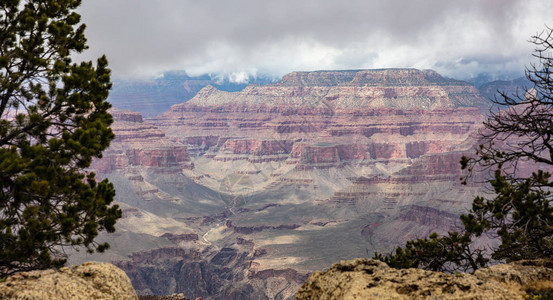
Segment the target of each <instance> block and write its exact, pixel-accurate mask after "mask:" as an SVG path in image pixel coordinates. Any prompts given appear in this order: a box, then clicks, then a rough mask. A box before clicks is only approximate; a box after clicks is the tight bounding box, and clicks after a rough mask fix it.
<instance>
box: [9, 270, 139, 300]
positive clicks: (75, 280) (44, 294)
mask: <svg viewBox="0 0 553 300" xmlns="http://www.w3.org/2000/svg"><path fill="white" fill-rule="evenodd" d="M0 299H22V300H23V299H26V300H31V299H36V300H39V299H83V300H88V299H106V300H108V299H109V300H113V299H121V300H134V299H138V296H137V295H136V292H135V291H134V289H133V287H132V285H131V282H130V280H129V277H127V275H125V273H124V272H123V271H122V270H120V269H118V268H117V267H115V266H114V265H112V264H109V263H95V262H89V263H85V264H83V265H80V266H75V267H71V268H65V267H64V268H61V269H59V270H44V271H30V272H21V273H17V274H15V275H12V276H10V277H8V278H7V279H6V281H3V282H0Z"/></svg>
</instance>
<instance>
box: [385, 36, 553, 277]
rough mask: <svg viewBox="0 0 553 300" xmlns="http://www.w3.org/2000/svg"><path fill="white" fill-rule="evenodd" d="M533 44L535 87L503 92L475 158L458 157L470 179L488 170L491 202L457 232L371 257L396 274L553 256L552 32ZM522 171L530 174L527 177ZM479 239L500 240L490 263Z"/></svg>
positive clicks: (478, 204) (475, 207)
mask: <svg viewBox="0 0 553 300" xmlns="http://www.w3.org/2000/svg"><path fill="white" fill-rule="evenodd" d="M531 42H532V43H533V44H534V45H535V46H536V49H535V52H534V56H535V57H536V58H537V59H538V60H539V62H540V63H539V65H538V66H536V65H531V66H530V67H529V68H528V69H527V70H526V77H527V78H528V80H530V82H532V84H533V87H532V88H531V89H527V88H525V89H524V93H522V94H519V93H517V94H516V95H507V94H505V93H501V94H500V97H499V99H495V100H494V102H495V103H496V104H498V105H500V106H504V107H505V109H502V110H499V111H497V112H493V111H492V112H491V115H490V117H489V118H488V120H487V121H485V122H484V129H483V130H482V131H481V132H480V137H481V140H482V144H481V145H480V146H479V147H478V148H477V150H476V157H475V158H467V157H463V158H462V159H461V166H462V168H463V169H468V171H469V172H468V176H470V175H471V174H472V173H473V172H474V171H475V170H476V169H477V168H479V169H480V170H492V171H493V177H492V178H491V179H490V180H489V181H488V182H489V184H490V186H491V187H492V188H493V191H494V195H495V196H494V197H493V198H492V199H485V198H484V197H476V198H475V199H474V200H473V203H472V209H471V210H470V211H469V213H468V214H466V215H462V216H461V221H462V223H463V227H464V229H463V230H462V231H461V232H459V233H456V232H450V233H449V234H448V235H447V236H438V235H437V234H436V233H433V234H432V235H430V237H428V238H425V239H418V240H414V241H409V242H407V244H406V245H405V247H404V248H402V247H398V248H397V249H396V251H395V253H390V254H389V255H387V256H384V255H382V254H379V253H375V256H374V258H376V259H380V260H382V261H384V262H387V263H388V264H389V265H390V266H392V267H396V268H411V267H419V268H424V269H429V270H437V271H449V272H453V271H459V270H461V271H474V270H476V269H478V268H480V267H483V266H485V265H486V264H487V262H488V261H489V260H490V258H491V259H494V260H496V261H507V262H510V261H516V260H521V259H536V258H550V257H552V256H553V207H552V206H551V203H552V201H553V197H552V195H551V189H552V188H553V181H552V180H551V174H550V173H549V172H547V171H544V169H545V170H547V169H550V167H551V166H553V140H552V137H553V53H552V52H553V29H551V28H547V29H546V30H545V31H543V32H542V33H541V34H538V35H536V36H534V37H533V38H532V40H531ZM525 169H526V170H528V169H533V170H536V171H535V172H532V173H531V175H529V176H525V175H524V174H525V172H524V170H525ZM468 176H467V177H468ZM463 183H466V178H464V179H463ZM483 234H487V236H492V237H496V238H499V240H500V244H499V246H497V247H495V248H493V249H490V250H491V255H490V256H489V257H485V256H484V254H485V252H486V251H485V250H486V249H479V248H476V247H474V243H473V241H474V239H475V238H478V237H480V236H482V235H483Z"/></svg>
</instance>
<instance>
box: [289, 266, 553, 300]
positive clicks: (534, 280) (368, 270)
mask: <svg viewBox="0 0 553 300" xmlns="http://www.w3.org/2000/svg"><path fill="white" fill-rule="evenodd" d="M552 284H553V269H552V268H551V261H521V262H516V263H510V264H505V265H496V266H493V267H490V268H485V269H481V270H478V271H476V272H475V273H474V275H470V274H464V273H462V274H444V273H439V272H432V271H425V270H420V269H404V270H397V269H393V268H390V267H388V266H387V265H386V264H385V263H383V262H380V261H376V260H372V259H355V260H349V261H341V262H340V263H338V264H335V265H333V266H332V267H331V268H329V269H328V270H327V271H326V272H315V273H313V274H312V275H311V276H310V277H309V279H307V281H306V282H305V283H304V284H303V285H302V286H301V288H300V289H299V291H298V293H297V295H296V299H306V300H307V299H321V300H322V299H525V297H526V298H528V297H529V295H530V294H531V293H532V292H536V291H539V290H543V291H549V290H550V289H551V286H552Z"/></svg>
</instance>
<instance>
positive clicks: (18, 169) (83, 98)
mask: <svg viewBox="0 0 553 300" xmlns="http://www.w3.org/2000/svg"><path fill="white" fill-rule="evenodd" d="M80 2H81V1H79V0H27V1H18V0H3V1H1V2H0V184H1V187H2V189H1V192H0V276H5V275H8V274H11V273H14V272H17V271H21V270H29V269H43V268H48V267H52V266H61V265H63V264H64V263H65V259H64V258H63V257H62V256H60V255H59V249H60V248H59V247H62V246H85V247H86V248H87V249H88V251H91V252H92V251H94V250H97V251H103V250H105V249H106V248H107V247H108V246H109V245H107V244H98V243H95V242H94V238H95V237H96V236H97V235H98V232H99V231H102V230H106V231H108V232H113V231H114V230H115V228H114V225H115V222H116V220H117V219H118V218H120V217H121V210H120V209H119V208H118V207H117V205H111V203H112V201H113V198H114V195H115V190H114V188H113V185H112V184H111V183H109V182H108V181H107V180H103V181H101V182H97V181H96V180H95V174H94V173H92V172H89V171H87V170H86V168H87V167H88V166H89V165H90V163H91V160H92V159H93V158H94V157H97V158H99V157H101V155H102V154H101V153H102V151H103V150H104V149H105V148H107V147H108V146H109V143H110V141H111V140H112V139H113V137H114V135H113V133H112V131H111V129H110V127H109V125H110V124H111V123H112V118H111V115H110V114H109V113H108V109H109V108H110V105H109V103H108V102H106V98H107V96H108V91H109V89H110V87H111V82H110V70H109V69H108V68H107V59H106V58H105V56H102V57H100V58H99V59H98V60H97V63H96V65H94V64H93V63H92V62H81V63H73V62H72V59H71V55H72V54H74V53H80V52H82V51H83V50H85V49H86V48H87V45H86V38H85V36H84V30H85V25H84V24H80V16H79V14H77V13H76V12H75V11H74V10H75V9H76V8H77V7H78V6H79V5H80ZM110 205H111V206H110Z"/></svg>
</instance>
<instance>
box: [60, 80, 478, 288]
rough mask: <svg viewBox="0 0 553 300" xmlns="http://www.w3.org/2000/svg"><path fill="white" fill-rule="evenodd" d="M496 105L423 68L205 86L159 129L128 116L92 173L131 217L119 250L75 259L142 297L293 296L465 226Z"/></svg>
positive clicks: (118, 117) (115, 246)
mask: <svg viewBox="0 0 553 300" xmlns="http://www.w3.org/2000/svg"><path fill="white" fill-rule="evenodd" d="M155 100H156V99H152V101H153V102H155ZM488 107H489V102H488V101H487V100H486V99H485V97H483V96H482V95H481V93H480V92H479V91H478V90H477V89H476V88H475V87H474V86H472V85H471V84H469V83H466V82H463V81H459V80H454V79H449V78H445V77H443V76H441V75H440V74H438V73H436V72H434V71H431V70H417V69H378V70H346V71H315V72H293V73H290V74H287V75H285V76H284V77H283V78H282V80H280V81H278V82H275V83H269V84H265V85H256V84H254V85H248V86H247V87H245V88H244V89H243V90H241V91H236V92H227V91H222V90H219V89H217V88H215V87H213V86H211V85H206V86H205V87H204V88H202V89H201V90H200V91H199V92H198V93H197V94H196V95H195V96H194V97H193V98H192V99H191V100H189V101H186V102H184V103H180V104H175V105H173V106H171V108H170V109H169V110H167V111H165V112H164V113H161V114H159V115H157V116H155V117H152V118H143V116H142V115H141V114H140V113H138V112H134V111H130V110H124V109H120V108H117V107H115V108H113V109H112V111H111V113H112V115H113V117H114V120H115V122H114V123H113V125H112V129H113V131H114V133H115V135H116V138H115V140H114V141H112V143H111V146H110V148H109V149H108V150H106V151H105V152H104V154H103V158H102V159H100V160H96V161H94V162H93V164H92V166H91V169H92V170H94V171H95V172H96V174H97V176H98V177H100V178H108V179H109V180H110V181H111V182H113V184H114V185H115V188H116V190H117V195H116V200H117V202H118V204H119V205H120V206H121V207H122V209H123V218H122V219H121V220H119V221H118V223H117V231H116V232H115V233H114V234H109V235H108V234H104V235H102V236H101V237H100V241H108V242H109V243H110V244H111V249H110V250H109V251H108V252H107V253H106V254H102V255H98V254H94V255H85V254H83V253H71V254H70V260H71V262H73V263H79V262H82V261H85V260H91V259H93V260H102V261H110V262H113V263H114V264H116V265H117V266H118V267H120V268H122V269H123V270H124V271H125V272H126V273H127V274H128V276H129V277H130V278H131V281H132V283H133V286H134V287H135V289H136V290H137V292H138V294H142V295H168V294H172V293H183V294H184V295H185V296H186V297H187V298H192V299H194V297H203V299H289V298H292V297H293V296H294V295H295V292H296V291H297V289H298V287H299V286H300V285H301V283H302V282H303V281H304V280H305V279H306V278H307V276H308V275H309V274H310V273H312V272H313V271H315V270H321V269H326V268H328V267H330V265H331V264H332V263H334V262H338V261H340V260H343V259H352V258H356V257H370V256H372V255H373V253H374V252H375V251H377V252H384V253H388V252H390V251H391V250H392V249H394V247H396V246H397V245H400V244H403V243H404V242H405V241H407V240H410V239H413V238H418V237H424V236H426V235H428V234H429V233H431V232H440V233H444V232H447V231H451V230H455V229H456V228H458V227H459V225H460V224H459V222H458V216H459V215H460V214H461V213H464V212H466V211H467V210H468V208H469V207H470V204H471V202H472V199H473V198H474V197H475V196H476V195H478V194H479V193H481V192H482V187H481V186H482V185H481V183H478V182H477V181H478V180H475V181H471V182H469V183H468V184H466V185H463V184H461V181H460V177H462V176H463V175H464V173H463V172H462V171H461V169H460V165H459V160H460V158H461V156H462V155H473V154H474V150H473V147H474V146H475V145H476V144H477V143H478V141H477V136H478V135H477V132H478V129H479V127H480V126H481V124H482V121H483V120H484V118H485V113H486V111H487V109H488ZM473 179H474V178H473ZM476 179H477V178H476Z"/></svg>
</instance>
